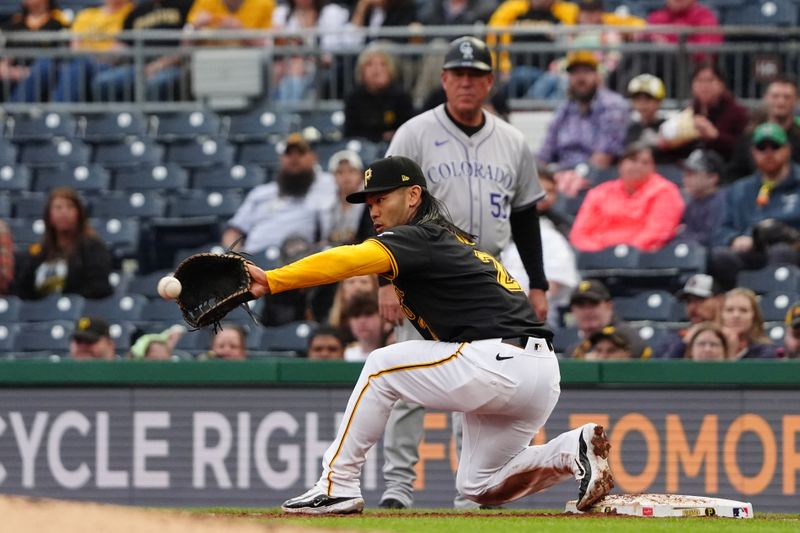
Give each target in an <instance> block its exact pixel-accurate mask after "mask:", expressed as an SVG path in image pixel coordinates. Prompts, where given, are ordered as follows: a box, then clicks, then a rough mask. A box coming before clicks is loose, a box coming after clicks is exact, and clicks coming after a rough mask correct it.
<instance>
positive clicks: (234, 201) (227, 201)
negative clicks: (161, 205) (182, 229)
mask: <svg viewBox="0 0 800 533" xmlns="http://www.w3.org/2000/svg"><path fill="white" fill-rule="evenodd" d="M241 204H242V195H241V193H239V192H238V191H222V192H219V191H213V192H206V191H190V192H187V193H185V194H183V195H180V196H175V197H173V198H172V199H171V201H170V208H169V214H170V216H171V217H199V216H206V215H211V216H216V217H223V218H230V217H232V216H233V215H234V213H236V210H237V209H238V208H239V206H240V205H241Z"/></svg>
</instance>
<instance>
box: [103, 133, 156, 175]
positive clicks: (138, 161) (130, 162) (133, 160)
mask: <svg viewBox="0 0 800 533" xmlns="http://www.w3.org/2000/svg"><path fill="white" fill-rule="evenodd" d="M163 157H164V148H163V147H162V146H160V145H158V144H156V143H154V142H153V141H151V140H150V139H146V138H141V139H140V138H137V137H129V138H127V139H126V140H124V141H122V142H118V143H107V144H99V145H97V147H96V148H95V156H94V160H95V161H96V162H97V163H100V164H101V165H103V166H104V167H107V168H109V169H112V170H113V169H118V168H126V167H140V166H143V165H157V164H159V163H161V161H162V159H163Z"/></svg>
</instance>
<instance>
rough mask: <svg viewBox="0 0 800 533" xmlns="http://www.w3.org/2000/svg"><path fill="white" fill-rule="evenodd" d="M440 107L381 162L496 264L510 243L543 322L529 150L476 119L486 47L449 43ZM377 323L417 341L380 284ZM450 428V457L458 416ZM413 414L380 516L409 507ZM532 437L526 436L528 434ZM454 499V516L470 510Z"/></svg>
mask: <svg viewBox="0 0 800 533" xmlns="http://www.w3.org/2000/svg"><path fill="white" fill-rule="evenodd" d="M441 79H442V86H443V87H444V91H445V95H446V96H447V103H445V104H442V105H440V106H438V107H436V108H434V109H431V110H430V111H427V112H425V113H422V114H421V115H419V116H417V117H415V118H413V119H411V120H409V121H408V122H406V123H405V124H404V125H403V126H401V127H400V129H398V130H397V133H396V134H395V136H394V138H393V139H392V143H391V145H390V146H389V149H388V150H387V152H386V155H387V156H388V155H403V156H406V157H408V158H410V159H412V160H414V161H416V162H417V163H419V165H420V167H422V170H423V172H424V173H425V179H426V180H427V183H428V188H429V190H430V191H431V192H432V193H433V195H434V196H435V197H436V198H438V199H439V200H441V201H442V202H444V204H445V205H446V206H447V209H448V210H449V212H450V215H451V217H452V219H453V222H455V224H456V225H457V226H459V227H460V228H461V229H463V230H465V231H466V232H467V233H469V234H472V235H474V236H475V238H476V239H477V242H478V247H479V248H481V249H483V250H485V251H487V252H489V253H491V254H492V255H494V256H496V257H499V256H500V252H501V251H502V250H503V248H504V247H505V246H506V244H508V242H509V240H510V239H511V238H512V237H513V238H514V242H515V244H516V245H517V249H518V250H519V254H520V257H521V258H522V262H523V264H524V266H525V270H526V271H527V273H528V276H529V277H530V280H531V281H530V287H531V290H530V293H529V301H530V303H531V306H532V307H533V309H534V311H535V312H536V314H537V315H538V316H539V318H540V319H544V317H546V316H547V298H546V296H545V291H546V290H547V279H546V278H545V275H544V268H543V267H542V241H541V235H540V232H539V218H538V215H537V213H536V205H535V204H536V202H537V201H538V200H539V199H541V198H543V197H544V194H545V193H544V190H543V189H542V186H541V184H540V183H539V179H538V177H537V174H536V163H535V157H534V155H533V151H532V150H531V149H530V147H529V146H528V145H527V144H526V143H525V140H524V138H523V136H522V133H521V132H519V131H518V130H516V129H515V128H513V127H512V126H511V125H509V124H508V123H506V122H504V121H503V120H501V119H499V118H497V117H496V116H494V115H492V114H491V113H488V112H486V111H484V110H483V104H484V102H485V101H486V99H487V97H488V96H489V92H490V91H491V89H492V84H493V82H494V75H493V74H492V56H491V53H490V52H489V48H488V47H487V46H486V43H484V42H483V41H481V40H480V39H476V38H474V37H460V38H458V39H456V40H455V41H453V42H452V43H451V44H450V49H449V50H448V52H447V55H446V56H445V61H444V66H443V67H442V75H441ZM380 309H381V315H382V316H383V317H384V318H385V319H387V320H389V321H391V322H394V323H395V324H400V323H401V322H402V325H401V326H400V327H399V328H398V331H397V340H398V341H405V340H410V339H415V338H419V337H418V333H416V331H414V328H413V327H411V326H410V324H409V323H408V322H407V321H403V314H402V311H401V310H400V306H399V304H398V301H397V297H396V296H395V294H394V292H393V289H392V287H391V286H390V285H387V286H384V287H381V290H380ZM457 415H458V414H454V417H453V428H454V433H455V435H456V440H457V443H458V444H459V446H458V448H459V449H460V437H461V431H460V422H461V418H460V416H457ZM424 416H425V413H424V411H423V409H422V408H421V407H419V406H416V405H410V404H407V403H405V402H402V401H401V402H398V403H397V404H396V405H395V407H394V409H393V411H392V414H391V416H390V418H389V423H388V425H387V427H386V433H385V434H384V455H385V457H386V463H385V465H384V469H383V473H384V479H385V481H386V490H385V492H384V493H383V497H382V498H381V504H380V506H381V507H384V508H403V507H410V506H411V505H412V504H413V501H414V495H413V487H412V485H413V482H414V479H415V473H414V465H415V464H416V462H417V460H418V459H419V451H418V447H419V442H420V440H421V438H422V434H423V428H422V423H423V418H424ZM531 437H533V435H531ZM470 504H471V502H468V501H467V500H465V499H464V498H461V497H460V496H459V497H458V498H456V507H461V506H464V507H467V506H470Z"/></svg>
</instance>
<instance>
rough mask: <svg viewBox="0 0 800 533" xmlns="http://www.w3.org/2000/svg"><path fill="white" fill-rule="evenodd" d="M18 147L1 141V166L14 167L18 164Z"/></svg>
mask: <svg viewBox="0 0 800 533" xmlns="http://www.w3.org/2000/svg"><path fill="white" fill-rule="evenodd" d="M17 152H18V150H17V147H16V146H15V145H13V144H11V143H9V142H6V141H4V140H0V165H13V164H14V163H16V162H17Z"/></svg>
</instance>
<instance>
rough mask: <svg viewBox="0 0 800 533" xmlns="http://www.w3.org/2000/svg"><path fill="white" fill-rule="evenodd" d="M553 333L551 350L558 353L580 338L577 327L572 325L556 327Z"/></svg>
mask: <svg viewBox="0 0 800 533" xmlns="http://www.w3.org/2000/svg"><path fill="white" fill-rule="evenodd" d="M553 333H554V335H553V350H554V351H555V352H556V353H560V354H563V353H565V352H566V351H567V349H568V348H569V347H570V346H572V345H573V344H576V343H577V342H578V341H580V339H581V337H580V334H579V333H578V328H574V327H567V328H561V329H557V330H555V331H554V332H553ZM567 355H571V354H567Z"/></svg>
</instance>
